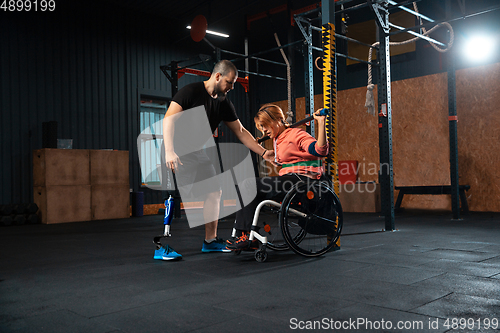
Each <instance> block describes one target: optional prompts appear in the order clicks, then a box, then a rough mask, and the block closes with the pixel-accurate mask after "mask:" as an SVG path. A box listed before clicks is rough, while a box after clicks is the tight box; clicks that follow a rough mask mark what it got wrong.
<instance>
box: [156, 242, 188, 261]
mask: <svg viewBox="0 0 500 333" xmlns="http://www.w3.org/2000/svg"><path fill="white" fill-rule="evenodd" d="M153 258H154V259H158V260H175V259H182V255H180V254H179V253H177V252H175V250H174V249H173V248H171V247H170V246H168V245H164V246H162V247H161V248H160V249H159V250H155V256H154V257H153Z"/></svg>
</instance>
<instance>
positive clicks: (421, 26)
mask: <svg viewBox="0 0 500 333" xmlns="http://www.w3.org/2000/svg"><path fill="white" fill-rule="evenodd" d="M498 9H500V5H495V6H491V7H488V8H486V9H484V10H481V11H479V12H476V13H472V14H468V15H465V16H460V17H456V18H454V19H443V20H436V21H434V22H430V23H425V24H420V25H416V26H414V27H411V28H405V29H403V30H401V31H394V32H390V33H389V36H392V35H397V34H400V33H403V32H408V31H409V30H411V29H420V28H429V27H433V26H435V25H436V24H440V23H444V22H453V21H458V20H464V19H466V18H469V17H473V16H476V15H481V14H486V13H489V12H491V11H494V10H498Z"/></svg>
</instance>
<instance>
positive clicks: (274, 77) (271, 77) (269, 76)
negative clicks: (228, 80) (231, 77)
mask: <svg viewBox="0 0 500 333" xmlns="http://www.w3.org/2000/svg"><path fill="white" fill-rule="evenodd" d="M238 72H241V73H245V74H250V75H256V76H262V77H267V78H270V79H276V80H282V81H286V79H285V78H282V77H279V76H272V75H267V74H261V73H255V72H248V71H242V70H238Z"/></svg>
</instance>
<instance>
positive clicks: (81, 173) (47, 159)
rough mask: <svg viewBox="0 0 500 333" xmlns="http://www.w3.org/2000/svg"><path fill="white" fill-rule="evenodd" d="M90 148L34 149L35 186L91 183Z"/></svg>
mask: <svg viewBox="0 0 500 333" xmlns="http://www.w3.org/2000/svg"><path fill="white" fill-rule="evenodd" d="M89 162H90V161H89V150H87V149H48V148H45V149H38V150H34V151H33V186H52V185H90V176H89V171H90V170H89V169H90V166H89Z"/></svg>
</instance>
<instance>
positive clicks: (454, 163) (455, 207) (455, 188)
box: [446, 0, 460, 220]
mask: <svg viewBox="0 0 500 333" xmlns="http://www.w3.org/2000/svg"><path fill="white" fill-rule="evenodd" d="M446 18H447V19H450V18H451V1H450V0H447V1H446ZM447 74H448V123H449V133H450V184H451V210H452V212H453V219H455V220H459V219H460V197H459V186H460V185H459V177H458V132H457V122H458V118H457V88H456V77H455V51H454V49H451V50H449V51H448V68H447Z"/></svg>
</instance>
